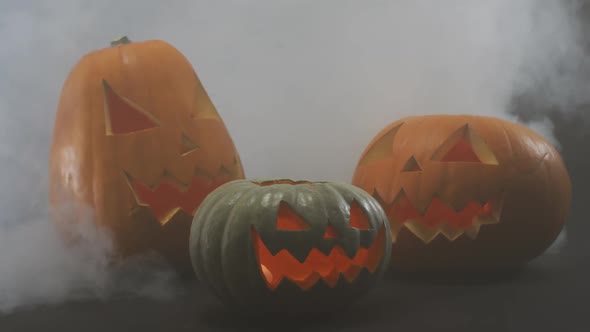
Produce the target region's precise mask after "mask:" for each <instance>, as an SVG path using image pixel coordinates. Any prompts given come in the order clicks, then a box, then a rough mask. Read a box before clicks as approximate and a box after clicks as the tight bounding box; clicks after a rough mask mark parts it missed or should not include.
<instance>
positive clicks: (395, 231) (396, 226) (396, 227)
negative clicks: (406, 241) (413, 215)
mask: <svg viewBox="0 0 590 332" xmlns="http://www.w3.org/2000/svg"><path fill="white" fill-rule="evenodd" d="M390 220H391V221H390V222H389V229H390V231H391V232H390V233H391V241H392V242H393V243H395V242H396V241H397V236H398V235H399V232H400V231H401V229H402V227H404V224H403V223H401V222H398V221H395V220H394V219H390Z"/></svg>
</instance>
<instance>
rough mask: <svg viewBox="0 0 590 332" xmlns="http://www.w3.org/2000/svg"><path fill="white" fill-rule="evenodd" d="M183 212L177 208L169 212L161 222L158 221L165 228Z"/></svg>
mask: <svg viewBox="0 0 590 332" xmlns="http://www.w3.org/2000/svg"><path fill="white" fill-rule="evenodd" d="M181 212H183V211H182V210H181V209H180V208H179V207H176V208H174V209H172V210H170V212H168V213H167V214H166V215H165V216H164V218H162V219H161V220H158V221H159V222H160V225H162V226H165V225H166V224H168V223H169V222H170V221H171V220H172V219H174V218H175V217H176V215H177V214H179V213H181Z"/></svg>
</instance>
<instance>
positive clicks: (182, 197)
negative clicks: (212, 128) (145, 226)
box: [126, 172, 227, 225]
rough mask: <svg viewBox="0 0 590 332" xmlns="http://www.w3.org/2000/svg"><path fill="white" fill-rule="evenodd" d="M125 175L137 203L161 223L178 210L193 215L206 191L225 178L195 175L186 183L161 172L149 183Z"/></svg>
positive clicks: (225, 180)
mask: <svg viewBox="0 0 590 332" xmlns="http://www.w3.org/2000/svg"><path fill="white" fill-rule="evenodd" d="M126 175H127V180H128V183H129V186H130V188H131V190H132V191H133V194H134V196H135V199H136V201H137V204H138V205H140V206H146V207H148V208H149V209H150V210H151V211H152V213H154V215H155V216H156V218H157V219H158V221H159V222H160V224H161V225H165V224H166V223H168V221H170V220H171V219H172V218H173V216H174V215H176V214H177V213H179V212H181V211H182V212H184V213H186V214H187V215H189V216H192V215H194V213H195V211H196V209H197V208H198V207H199V205H200V204H201V202H202V201H203V200H204V199H205V197H206V196H207V194H208V193H210V192H211V191H213V190H214V189H215V188H217V187H219V186H221V185H222V184H223V183H225V182H227V179H226V178H225V177H223V178H222V179H221V180H220V179H211V178H210V177H207V176H201V175H195V176H193V178H192V179H191V182H190V183H188V184H185V183H182V182H180V181H179V180H178V179H176V178H175V177H174V176H172V175H170V173H168V172H164V174H163V175H162V177H161V179H160V181H159V182H158V183H157V184H156V185H154V186H149V185H147V184H144V183H142V182H140V181H137V180H136V179H134V178H133V177H131V176H129V175H128V174H126Z"/></svg>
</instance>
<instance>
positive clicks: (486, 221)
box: [473, 215, 500, 225]
mask: <svg viewBox="0 0 590 332" xmlns="http://www.w3.org/2000/svg"><path fill="white" fill-rule="evenodd" d="M499 222H500V220H499V219H498V218H496V217H495V216H493V215H487V216H479V217H475V218H474V219H473V224H477V225H491V224H497V223H499Z"/></svg>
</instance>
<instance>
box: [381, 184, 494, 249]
mask: <svg viewBox="0 0 590 332" xmlns="http://www.w3.org/2000/svg"><path fill="white" fill-rule="evenodd" d="M375 196H376V198H377V199H378V200H380V197H378V195H375ZM381 202H382V201H381ZM382 205H383V206H384V207H385V212H386V213H387V216H388V217H389V221H390V224H391V233H392V234H391V235H392V239H393V241H395V240H396V239H397V236H398V235H399V233H400V231H401V229H402V228H403V227H405V228H407V229H408V230H409V231H411V232H412V233H413V234H414V235H416V236H417V237H418V238H420V239H421V240H422V241H424V242H425V243H429V242H430V241H432V240H433V239H434V238H436V237H437V236H438V235H442V236H444V237H446V238H447V239H448V240H450V241H454V240H455V239H457V238H458V237H459V236H461V235H463V234H465V235H466V236H467V237H469V238H471V239H475V238H476V237H477V235H478V234H479V231H480V228H481V226H482V225H489V224H497V223H498V222H499V221H500V213H501V210H502V197H501V195H499V196H498V197H497V198H493V199H491V200H489V201H487V202H469V203H468V204H466V205H465V206H464V207H463V208H461V209H458V210H456V209H453V208H451V207H449V205H448V204H445V202H443V201H442V200H441V199H440V198H438V197H435V198H433V199H432V200H431V201H430V204H429V205H428V207H427V208H426V210H425V211H424V212H422V213H421V212H420V211H418V209H417V208H416V207H415V206H414V204H413V203H412V202H411V201H410V199H409V198H408V197H407V196H406V195H405V194H404V193H403V191H402V192H401V193H400V195H398V197H397V198H396V199H395V200H394V201H393V202H392V203H390V204H382Z"/></svg>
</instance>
